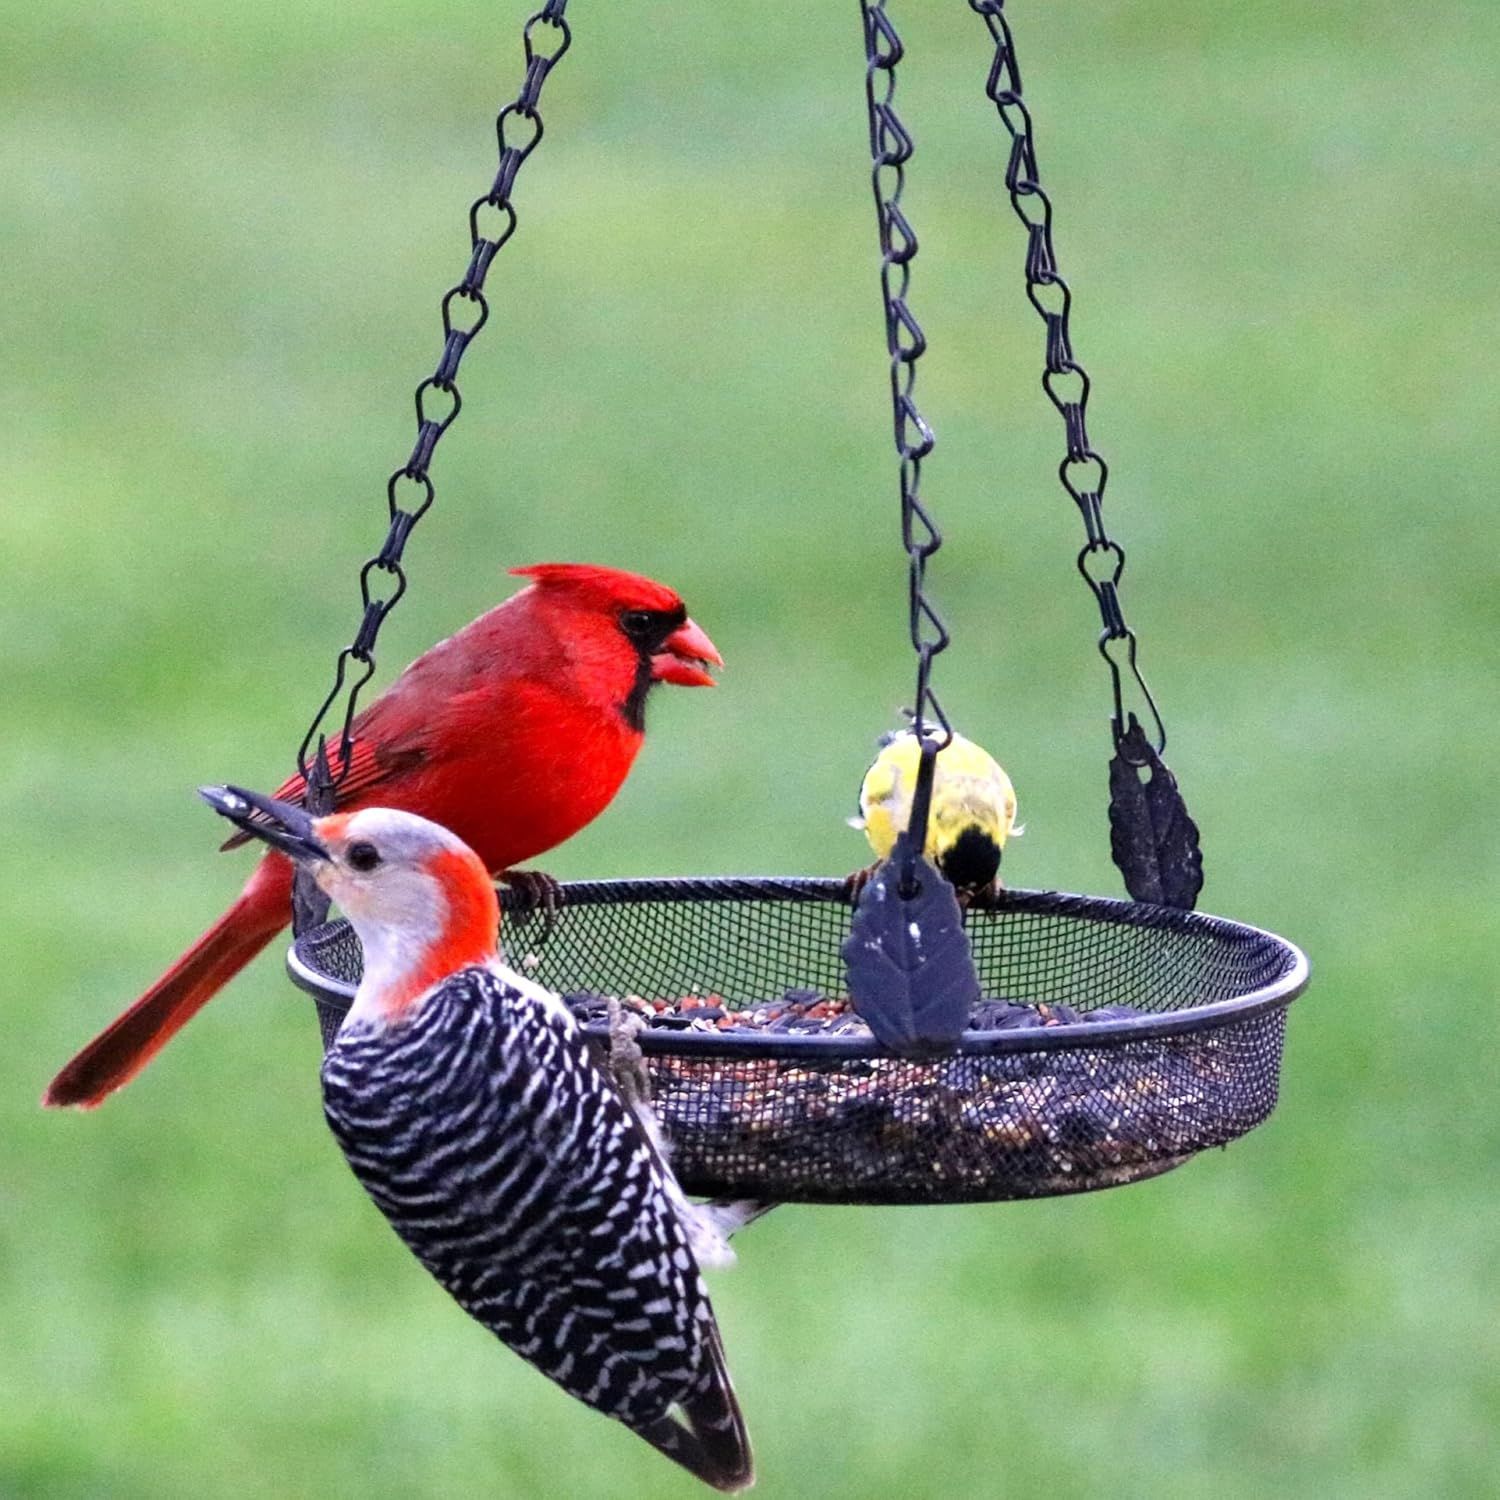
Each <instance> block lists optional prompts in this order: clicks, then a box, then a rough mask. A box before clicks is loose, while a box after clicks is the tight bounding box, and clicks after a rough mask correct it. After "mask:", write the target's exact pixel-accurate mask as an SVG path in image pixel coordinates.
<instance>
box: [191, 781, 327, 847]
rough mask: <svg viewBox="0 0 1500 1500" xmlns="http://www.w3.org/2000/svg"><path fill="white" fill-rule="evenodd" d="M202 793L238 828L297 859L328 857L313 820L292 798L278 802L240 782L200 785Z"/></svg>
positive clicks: (212, 806)
mask: <svg viewBox="0 0 1500 1500" xmlns="http://www.w3.org/2000/svg"><path fill="white" fill-rule="evenodd" d="M198 795H199V796H200V797H202V798H203V800H204V801H205V802H206V803H208V805H209V806H210V807H211V808H213V810H214V811H215V812H216V813H218V814H219V815H220V816H221V817H225V818H228V819H229V821H230V822H231V823H233V824H234V826H235V827H236V828H239V829H243V830H244V832H246V833H248V834H251V835H252V836H253V837H255V838H258V839H263V840H264V841H265V842H266V843H268V844H269V845H270V846H271V847H272V848H273V849H279V850H280V851H281V852H282V853H283V854H286V855H290V856H291V858H293V859H295V860H301V861H303V862H306V861H309V860H325V859H327V858H328V850H327V849H325V848H324V847H323V845H322V844H321V843H320V842H319V841H318V838H317V836H316V834H314V832H313V820H312V819H311V818H310V817H309V816H308V815H307V814H306V813H305V812H303V810H302V809H301V808H300V807H294V806H293V805H292V804H291V803H290V802H278V801H277V800H276V799H275V798H274V797H263V796H261V794H260V793H259V792H247V791H246V790H245V789H244V787H240V786H200V787H199V788H198Z"/></svg>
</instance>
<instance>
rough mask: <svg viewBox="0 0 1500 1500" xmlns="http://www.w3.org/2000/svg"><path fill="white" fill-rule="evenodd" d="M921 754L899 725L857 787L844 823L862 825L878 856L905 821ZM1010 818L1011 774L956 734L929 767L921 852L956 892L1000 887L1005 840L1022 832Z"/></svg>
mask: <svg viewBox="0 0 1500 1500" xmlns="http://www.w3.org/2000/svg"><path fill="white" fill-rule="evenodd" d="M921 759H922V749H921V745H920V743H919V742H918V740H917V737H916V735H915V734H913V733H912V731H911V730H910V729H899V730H897V731H896V732H895V733H893V734H889V735H887V736H886V737H885V739H884V740H882V741H881V749H880V754H879V755H877V756H876V757H875V761H874V763H873V764H872V765H871V767H870V769H869V770H868V771H866V772H865V779H864V783H863V785H861V787H860V789H859V811H860V816H859V817H857V818H850V819H849V823H850V826H851V827H854V828H860V829H863V830H864V835H865V837H866V838H867V839H868V840H869V841H870V847H871V848H872V849H873V850H874V851H875V855H876V858H877V860H883V859H889V858H890V854H891V850H892V849H893V848H894V847H895V844H896V835H897V834H899V833H901V832H902V831H903V830H904V829H905V828H906V825H907V823H908V822H909V821H910V818H911V802H912V794H913V793H914V792H915V790H916V785H917V768H918V766H919V765H920V763H921ZM1015 822H1016V793H1015V789H1014V788H1013V787H1012V786H1011V784H1010V777H1009V776H1007V775H1006V774H1005V771H1004V770H1003V768H1002V767H1001V766H1000V764H999V763H998V762H997V761H996V760H995V759H994V758H993V757H992V756H991V755H990V754H989V752H988V751H986V750H982V749H981V748H980V747H979V746H978V745H976V744H975V743H974V742H973V741H972V740H966V739H965V738H964V737H963V735H961V734H955V735H954V736H953V741H952V743H951V744H949V745H948V746H947V747H946V748H944V749H943V750H941V751H940V752H939V753H938V758H937V765H936V766H935V767H934V769H933V782H932V807H931V811H930V812H929V813H928V817H927V846H926V848H925V849H923V851H922V852H923V854H925V855H926V857H927V858H928V859H930V860H931V861H932V862H933V863H934V864H935V865H936V866H937V867H938V869H939V870H940V871H942V873H943V874H944V875H945V876H946V877H947V878H948V880H950V881H951V882H952V883H953V885H954V887H955V888H956V889H957V890H958V891H959V893H960V894H961V895H972V894H974V893H975V892H977V891H981V890H985V889H987V888H988V889H998V888H999V885H1000V880H999V872H1000V854H1001V851H1002V850H1003V849H1004V848H1005V841H1006V839H1007V838H1008V837H1010V835H1011V834H1012V833H1015V834H1017V835H1019V834H1020V832H1021V830H1020V829H1019V828H1017V827H1016V826H1015ZM851 878H855V879H857V877H851ZM861 883H862V882H861Z"/></svg>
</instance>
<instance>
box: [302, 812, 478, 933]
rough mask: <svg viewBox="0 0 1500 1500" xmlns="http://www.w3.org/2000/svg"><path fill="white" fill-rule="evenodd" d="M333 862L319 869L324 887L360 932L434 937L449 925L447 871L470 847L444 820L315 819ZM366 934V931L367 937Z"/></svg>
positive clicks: (362, 815)
mask: <svg viewBox="0 0 1500 1500" xmlns="http://www.w3.org/2000/svg"><path fill="white" fill-rule="evenodd" d="M313 829H314V831H315V833H316V835H317V839H318V842H319V843H320V844H322V845H323V847H324V849H326V850H327V851H328V858H327V859H326V860H320V861H319V862H318V863H316V864H315V865H313V866H312V870H313V874H314V876H315V878H316V879H317V882H318V884H319V885H320V886H322V888H323V889H324V890H325V891H326V892H327V893H328V894H329V895H330V896H331V897H332V898H333V899H334V901H336V902H337V903H338V906H339V909H340V910H341V911H342V912H343V913H344V915H345V916H346V917H348V918H349V920H350V921H351V922H352V923H353V924H354V926H355V928H356V929H359V928H361V927H362V926H364V925H372V924H378V925H380V926H383V927H391V928H405V929H408V930H410V931H412V932H416V933H420V934H422V935H423V936H424V937H430V936H431V935H432V934H433V933H436V932H440V931H441V930H442V928H443V927H444V925H445V923H446V917H447V905H448V903H447V901H446V899H445V897H444V892H443V881H444V873H445V871H446V870H448V869H450V868H451V866H452V863H453V861H454V859H455V857H457V858H458V859H462V858H463V857H464V856H466V855H467V856H468V857H469V858H470V859H472V858H473V857H474V856H473V855H472V854H470V852H469V849H468V846H467V845H466V844H464V843H463V842H462V840H460V839H459V838H457V837H456V836H455V835H454V834H451V833H449V832H448V830H447V829H446V828H443V827H441V826H440V825H439V824H437V823H431V822H429V821H428V820H427V819H426V818H419V817H417V816H416V815H415V814H413V813H404V812H397V811H395V810H394V809H393V808H389V807H367V808H364V809H363V810H361V811H360V812H356V813H348V814H342V815H341V814H338V813H335V814H333V815H332V816H331V817H327V818H318V819H315V820H314V822H313ZM361 936H363V933H362V932H361Z"/></svg>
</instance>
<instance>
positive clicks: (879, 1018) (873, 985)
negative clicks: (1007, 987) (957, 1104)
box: [840, 833, 980, 1057]
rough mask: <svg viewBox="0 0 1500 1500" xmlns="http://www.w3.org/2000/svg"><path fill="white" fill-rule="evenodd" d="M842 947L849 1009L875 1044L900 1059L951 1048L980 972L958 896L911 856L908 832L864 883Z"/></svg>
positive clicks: (977, 994)
mask: <svg viewBox="0 0 1500 1500" xmlns="http://www.w3.org/2000/svg"><path fill="white" fill-rule="evenodd" d="M904 870H909V871H910V873H911V883H910V886H909V888H908V890H909V893H908V894H903V892H902V881H901V876H902V872H903V871H904ZM840 951H841V952H842V954H843V956H844V963H845V964H846V966H847V967H848V971H849V994H850V997H851V999H852V1000H853V1002H854V1009H855V1011H856V1012H857V1014H858V1015H860V1016H861V1017H862V1018H863V1019H864V1021H865V1022H866V1023H867V1024H868V1025H869V1028H870V1030H871V1031H872V1032H874V1034H875V1038H876V1040H877V1041H879V1042H880V1043H881V1044H882V1045H883V1046H885V1047H888V1048H889V1049H890V1050H891V1051H892V1052H897V1053H900V1054H901V1055H902V1056H904V1057H933V1056H936V1055H939V1054H941V1053H944V1052H951V1051H952V1050H953V1048H954V1046H955V1045H956V1043H957V1042H958V1039H959V1038H960V1037H961V1036H962V1035H963V1032H964V1027H965V1026H967V1025H968V1021H969V1013H970V1011H971V1010H972V1009H973V1006H974V1004H975V1002H976V1001H977V1000H979V998H980V988H979V975H978V972H977V971H976V970H975V968H974V956H973V954H972V953H970V951H969V940H968V938H967V937H965V935H964V923H963V913H962V912H961V911H960V910H959V906H958V897H957V896H956V895H955V894H954V891H953V887H952V886H951V885H950V884H949V883H948V882H947V881H946V880H944V879H943V877H942V876H941V875H940V874H938V872H937V870H936V869H934V868H933V866H932V865H930V864H928V862H927V861H926V860H925V859H922V858H921V857H920V856H919V855H914V852H913V850H912V848H911V844H910V835H908V834H905V833H903V834H902V835H901V837H900V838H899V839H897V841H896V847H895V850H894V851H893V852H892V854H891V857H890V858H889V859H888V860H887V861H886V862H885V863H884V864H883V865H882V866H881V867H880V869H879V870H878V871H876V873H875V875H874V876H873V877H872V878H871V880H870V882H869V883H868V884H867V885H866V886H865V888H864V891H863V892H862V893H861V895H860V899H859V906H858V907H857V908H856V910H855V913H854V918H853V921H852V922H851V923H850V925H849V936H848V937H847V938H845V939H844V943H843V947H842V948H841V950H840Z"/></svg>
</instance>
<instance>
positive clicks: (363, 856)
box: [344, 841, 380, 874]
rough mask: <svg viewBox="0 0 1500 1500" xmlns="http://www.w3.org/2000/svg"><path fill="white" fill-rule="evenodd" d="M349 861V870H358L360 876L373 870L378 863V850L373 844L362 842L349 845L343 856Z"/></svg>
mask: <svg viewBox="0 0 1500 1500" xmlns="http://www.w3.org/2000/svg"><path fill="white" fill-rule="evenodd" d="M344 858H345V859H347V860H348V861H349V868H350V869H351V870H358V871H359V872H360V873H361V874H363V873H365V872H366V871H367V870H373V869H374V868H375V867H376V865H378V864H379V863H380V850H378V849H377V848H376V847H375V846H374V844H367V843H365V842H363V841H361V842H359V843H357V844H350V845H349V851H348V853H347V854H345V856H344Z"/></svg>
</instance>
